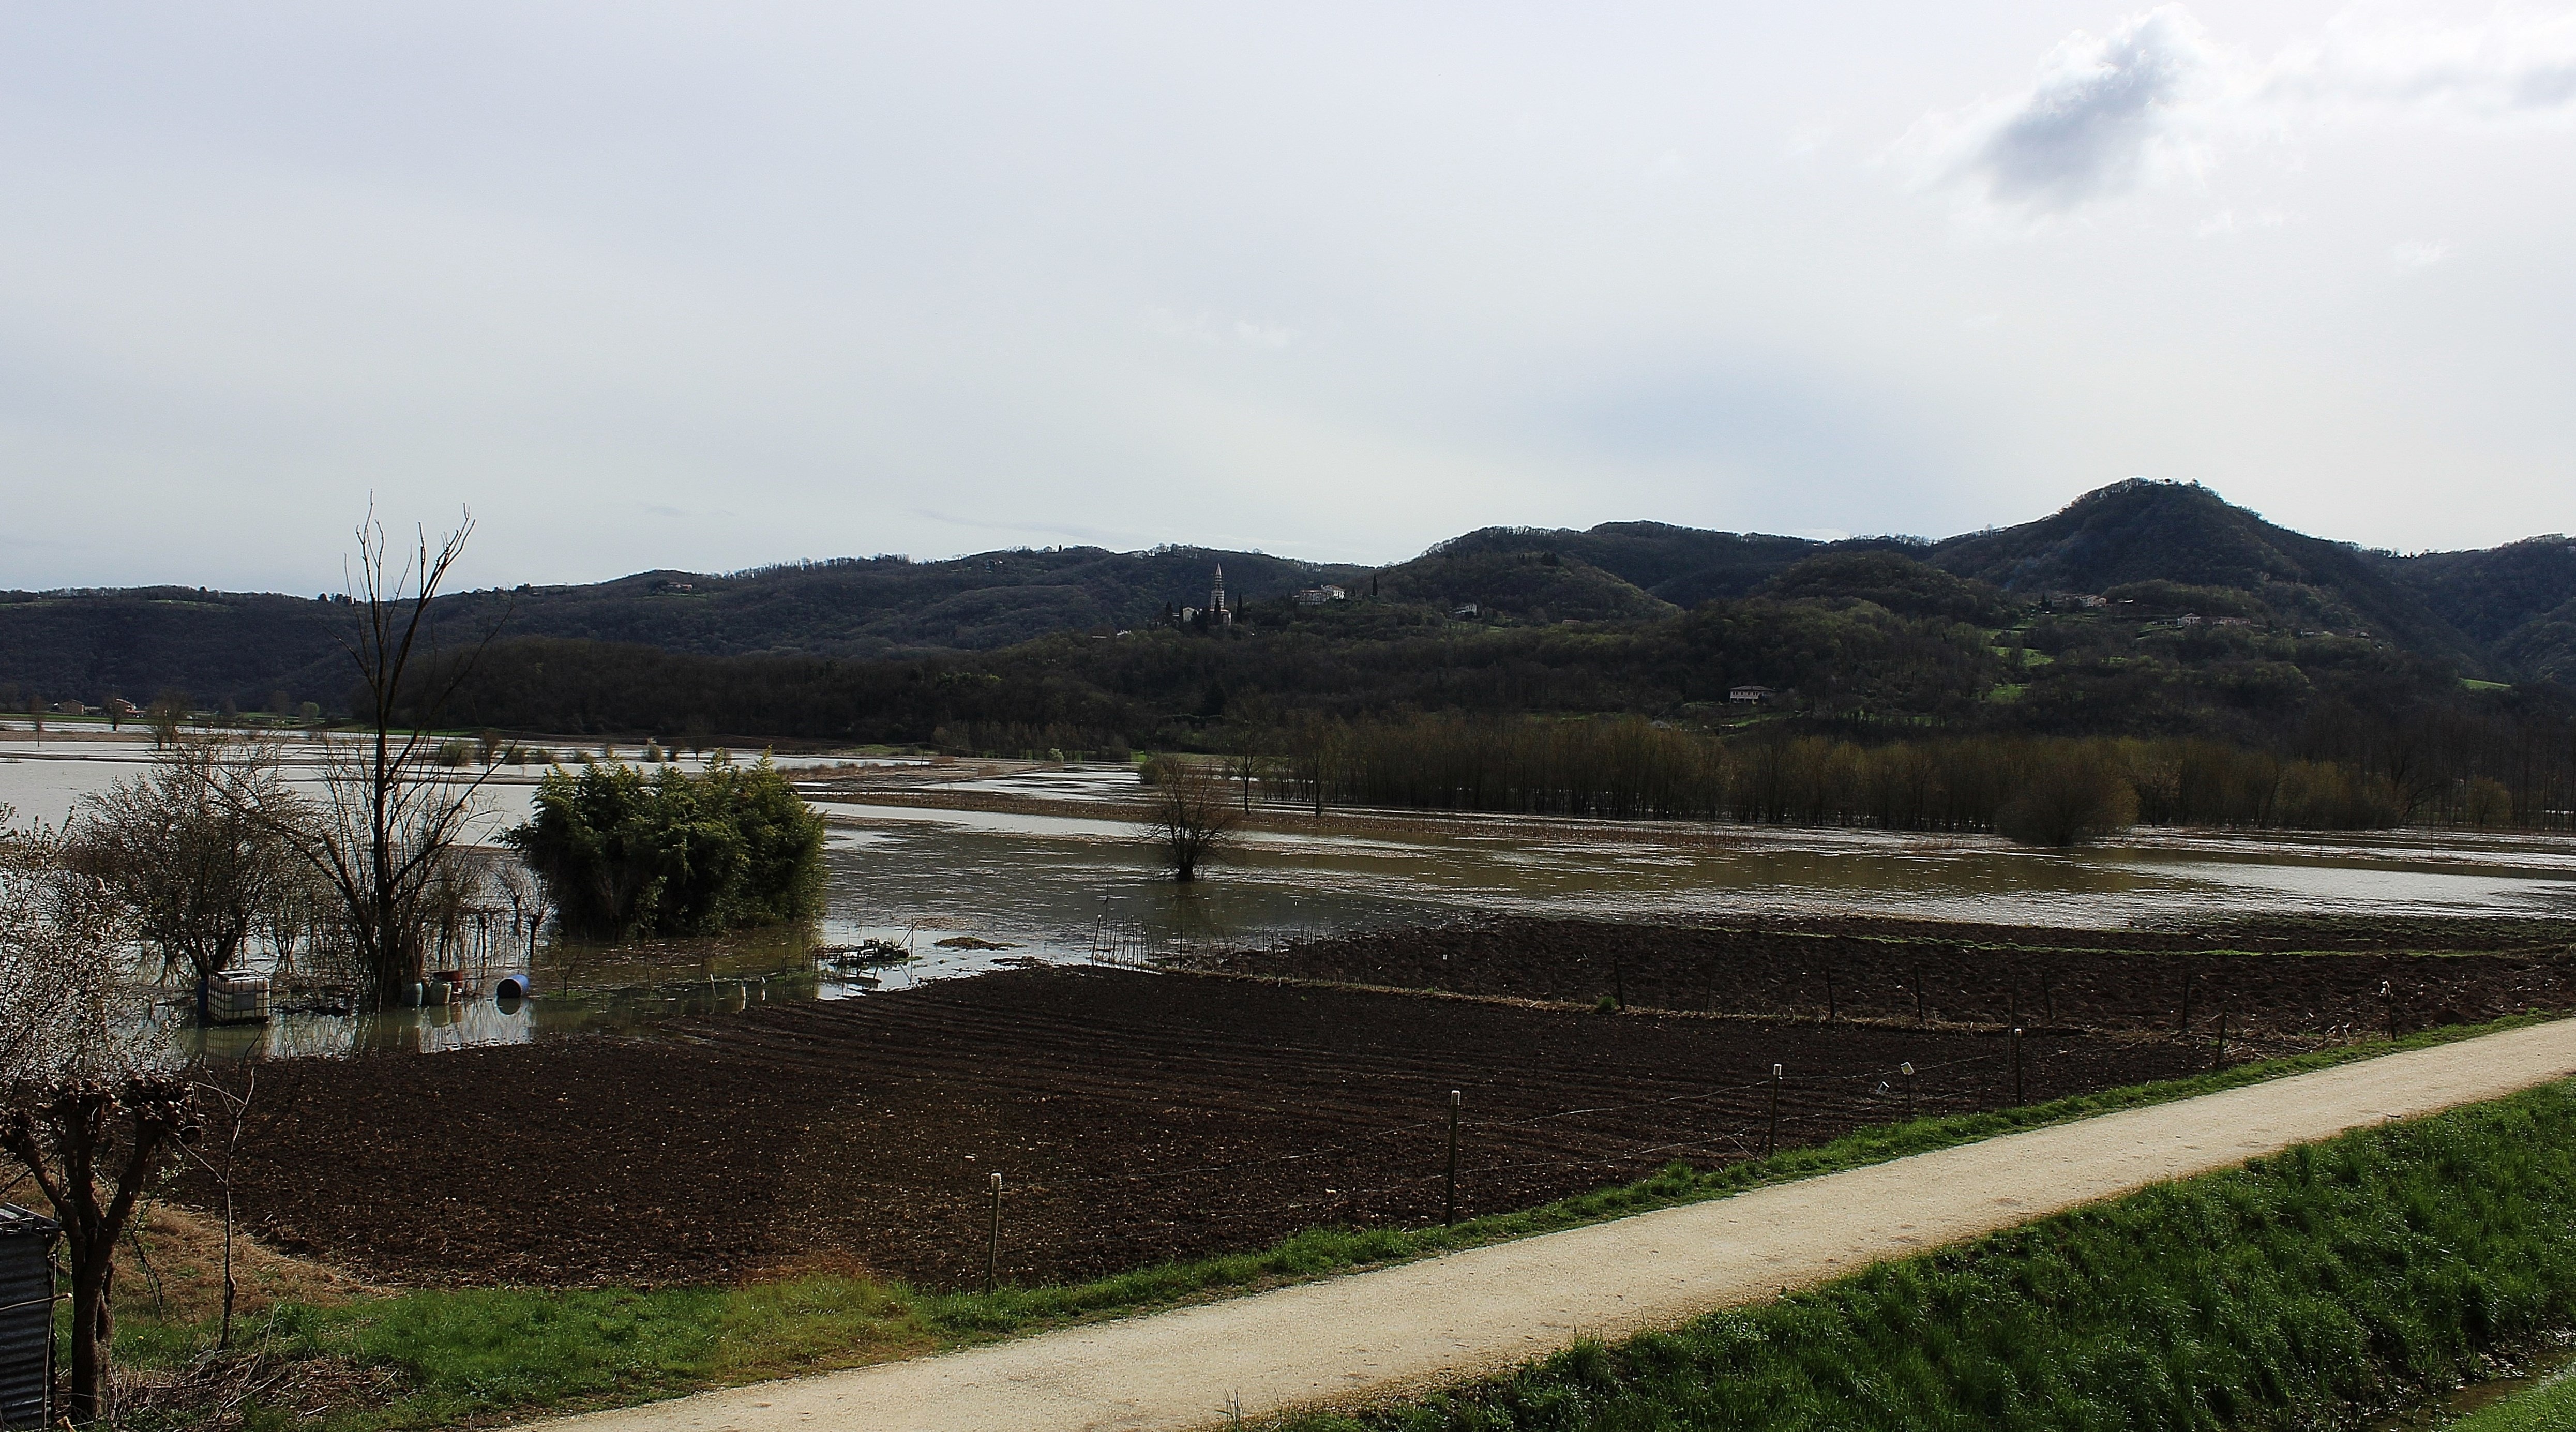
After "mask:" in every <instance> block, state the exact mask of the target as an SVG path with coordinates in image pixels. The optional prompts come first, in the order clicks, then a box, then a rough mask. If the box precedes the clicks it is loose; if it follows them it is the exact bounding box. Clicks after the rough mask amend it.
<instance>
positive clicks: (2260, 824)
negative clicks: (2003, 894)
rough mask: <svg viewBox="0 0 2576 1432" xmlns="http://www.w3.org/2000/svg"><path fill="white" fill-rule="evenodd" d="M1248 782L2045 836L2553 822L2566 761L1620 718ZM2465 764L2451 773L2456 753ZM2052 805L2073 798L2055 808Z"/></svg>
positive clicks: (1476, 726)
mask: <svg viewBox="0 0 2576 1432" xmlns="http://www.w3.org/2000/svg"><path fill="white" fill-rule="evenodd" d="M1238 740H1239V745H1240V747H1241V749H1242V750H1245V751H1248V752H1255V753H1259V754H1256V755H1254V756H1252V757H1249V758H1239V759H1248V760H1250V761H1252V762H1254V763H1255V764H1256V766H1257V770H1258V772H1259V779H1260V780H1261V781H1262V782H1263V783H1264V784H1265V785H1266V787H1267V788H1268V789H1270V791H1271V792H1272V793H1273V794H1274V795H1275V796H1276V797H1278V798H1281V799H1286V800H1293V801H1296V802H1299V803H1303V804H1318V805H1375V806H1397V807H1405V808H1410V809H1417V810H1443V811H1478V812H1508V813H1515V814H1526V815H1550V816H1592V817H1603V818H1610V819H1646V820H1705V821H1734V822H1740V823H1745V824H1762V825H1812V826H1866V827H1874V828H1878V829H1885V830H1905V831H1941V832H1984V831H2000V832H2003V833H2005V834H2008V835H2015V836H2016V837H2017V838H2022V837H2027V838H2034V839H2037V840H2039V841H2040V842H2041V843H2047V844H2064V843H2067V842H2068V840H2069V839H2074V838H2082V837H2083V836H2085V835H2089V834H2097V833H2100V832H2101V831H2104V830H2108V829H2112V828H2116V827H2118V826H2121V825H2126V824H2129V823H2131V822H2132V821H2136V822H2143V823H2146V824H2150V825H2190V826H2216V827H2233V828H2243V829H2306V830H2372V829H2385V828H2389V827H2394V826H2398V825H2405V824H2415V823H2430V824H2436V825H2444V826H2453V827H2473V828H2490V827H2492V828H2518V829H2543V830H2565V829H2569V828H2571V820H2570V806H2571V804H2576V760H2572V759H2571V757H2576V752H2571V751H2570V750H2568V749H2567V748H2565V747H2561V748H2559V749H2558V750H2557V752H2556V758H2555V760H2554V761H2550V760H2542V759H2539V756H2540V754H2541V753H2539V752H2537V751H2536V750H2533V749H2531V748H2525V747H2515V748H2512V751H2511V754H2513V755H2515V756H2517V757H2522V758H2525V759H2521V760H2519V761H2517V762H2515V763H2512V764H2510V765H2505V766H2489V767H2484V768H2481V767H2479V766H2478V765H2477V764H2475V762H2474V759H2473V758H2474V757H2476V756H2477V755H2478V754H2479V752H2478V751H2477V749H2476V748H2475V747H2474V746H2462V745H2452V746H2446V747H2443V748H2441V749H2440V751H2439V753H2438V754H2439V755H2440V756H2441V757H2442V759H2429V758H2428V756H2429V755H2430V754H2431V753H2428V752H2426V751H2424V750H2420V749H2417V748H2415V747H2413V746H2410V745H2407V744H2404V743H2390V744H2388V745H2386V746H2384V747H2383V748H2381V749H2380V750H2378V751H2377V753H2376V756H2375V758H2364V759H2359V760H2338V759H2305V758H2300V757H2297V756H2287V755H2283V754H2281V753H2278V752H2273V751H2266V750H2260V749H2249V748H2245V747H2240V746H2235V745H2231V744H2229V743H2226V742H2221V741H2214V740H2208V739H2198V738H2161V739H2148V738H2137V737H2068V736H2024V735H2000V734H1983V735H1957V736H1932V737H1926V738H1918V739H1897V740H1879V741H1869V742H1864V741H1860V740H1854V739H1849V738H1845V737H1836V736H1831V735H1820V734H1797V733H1794V732H1789V733H1782V734H1778V735H1774V734H1771V733H1755V734H1752V735H1749V736H1747V735H1738V736H1733V737H1729V736H1723V735H1717V734H1711V733H1708V732H1701V731H1692V730H1687V729H1683V728H1680V727H1675V726H1671V725H1666V724H1661V723H1657V722H1653V721H1649V720H1646V719H1644V718H1642V717H1636V716H1627V717H1616V718H1602V719H1593V720H1571V721H1544V720H1528V719H1479V718H1473V717H1462V716H1416V717H1413V718H1410V719H1403V720H1391V721H1361V722H1325V721H1311V720H1310V721H1306V722H1302V723H1295V724H1291V725H1289V726H1286V727H1283V728H1281V729H1280V730H1278V731H1276V732H1275V733H1269V734H1266V735H1255V734H1253V733H1249V732H1246V733H1242V734H1241V735H1240V737H1239V738H1238ZM2462 757H2468V758H2472V759H2471V760H2469V761H2467V762H2465V763H2464V762H2463V761H2462V760H2461V759H2460V758H2462ZM2070 807H2080V810H2076V811H2075V812H2074V813H2073V814H2069V813H2068V810H2069V808H2070Z"/></svg>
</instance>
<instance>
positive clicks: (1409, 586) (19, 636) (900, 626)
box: [0, 480, 2576, 706]
mask: <svg viewBox="0 0 2576 1432" xmlns="http://www.w3.org/2000/svg"><path fill="white" fill-rule="evenodd" d="M1220 564H1221V565H1222V566H1223V568H1224V571H1225V579H1226V585H1227V590H1228V594H1229V600H1230V602H1233V603H1261V602H1267V601H1272V600H1275V599H1278V598H1282V597H1285V596H1287V595H1289V594H1291V593H1292V592H1295V591H1297V590H1299V589H1303V588H1312V587H1315V586H1318V585H1321V584H1325V583H1330V584H1334V585H1338V586H1342V587H1344V588H1346V589H1347V590H1349V591H1350V592H1352V593H1354V594H1355V595H1356V596H1357V597H1358V598H1361V599H1365V598H1368V597H1370V596H1372V595H1374V596H1375V597H1376V598H1377V599H1378V600H1380V601H1382V602H1395V603H1406V604H1411V605H1414V606H1420V607H1424V608H1429V609H1431V610H1433V611H1435V612H1438V613H1444V614H1445V613H1447V612H1450V611H1453V610H1457V609H1461V608H1463V607H1465V606H1467V605H1469V604H1473V605H1474V606H1475V607H1476V608H1477V610H1478V612H1479V614H1480V615H1481V616H1482V617H1485V618H1489V619H1490V618H1496V617H1499V618H1500V619H1506V620H1515V621H1528V622H1555V621H1566V620H1575V621H1623V622H1628V621H1654V620H1659V619H1664V618H1669V617H1671V616H1674V615H1676V614H1677V613H1679V612H1681V611H1683V610H1686V609H1689V608H1693V607H1696V606H1698V605H1700V604H1701V603H1703V602H1707V601H1711V600H1731V599H1738V598H1746V597H1755V596H1771V597H1777V598H1780V599H1782V600H1789V599H1812V598H1823V599H1829V600H1836V601H1870V602H1876V603H1878V604H1880V605H1884V606H1888V607H1890V609H1891V610H1901V611H1904V612H1905V613H1906V614H1908V615H1916V616H1923V615H1939V616H1943V617H1946V618H1948V619H1951V620H1973V621H1978V622H1981V623H1988V624H1992V623H1995V622H1998V621H2000V620H2002V619H2003V618H2002V612H2003V610H2004V608H2005V606H2007V605H2008V604H2009V603H2010V602H2011V601H2014V600H2019V601H2025V602H2026V601H2029V600H2033V599H2036V598H2038V597H2039V596H2041V595H2043V594H2049V593H2092V594H2125V595H2128V596H2131V597H2135V598H2139V599H2142V600H2146V601H2150V602H2153V603H2162V604H2183V605H2193V604H2205V605H2207V606H2209V607H2210V610H2211V612H2212V614H2218V613H2220V612H2221V611H2222V609H2223V610H2224V612H2226V613H2230V614H2235V613H2240V612H2241V613H2257V614H2260V615H2262V616H2264V617H2265V618H2267V619H2269V620H2271V621H2274V622H2277V623H2280V624H2283V625H2288V626H2293V627H2301V628H2308V627H2313V628H2320V629H2328V630H2335V631H2343V632H2368V633H2370V634H2371V635H2372V636H2373V637H2374V638H2375V639H2378V640H2384V641H2387V642H2390V643H2393V644H2395V645H2398V646H2401V647H2404V648H2406V649H2408V650H2410V651H2414V652H2417V653H2419V654H2422V655H2425V656H2430V657H2435V658H2439V659H2441V660H2445V661H2449V662H2452V663H2454V664H2455V665H2457V666H2458V668H2459V669H2460V670H2461V671H2462V672H2463V673H2464V674H2466V675H2471V676H2482V677H2488V678H2491V679H2497V680H2507V681H2528V680H2541V681H2551V682H2557V683H2562V684H2569V685H2576V543H2571V542H2570V541H2569V540H2568V539H2567V538H2565V537H2560V536H2549V537H2535V538H2530V539H2526V540H2524V541H2521V542H2516V543H2511V544H2508V545H2506V546H2503V547H2498V548H2493V549H2489V550H2483V551H2467V552H2442V553H2427V554H2421V555H2417V556H2411V557H2408V556H2399V555H2397V554H2395V553H2388V552H2374V551H2369V550H2365V549H2362V548H2359V547H2356V546H2352V545H2350V544H2346V543H2340V542H2334V541H2329V540H2326V539H2322V538H2317V537H2311V536H2308V535H2305V534H2303V533H2299V532H2294V531H2291V530H2290V529H2288V528H2284V527H2280V526H2277V525H2275V524H2273V523H2270V522H2267V521H2265V520H2264V519H2263V518H2262V517H2260V516H2259V515H2257V514H2255V513H2253V512H2249V511H2247V510H2245V509H2243V508H2239V507H2234V506H2231V505H2229V504H2228V503H2227V502H2225V501H2224V500H2223V499H2221V498H2220V497H2219V496H2218V495H2217V494H2216V493H2214V492H2211V491H2209V490H2208V489H2206V488H2202V487H2200V486H2198V485H2196V484H2181V483H2166V482H2147V481H2140V480H2132V481H2128V482H2122V483H2115V484H2113V485H2111V486H2109V487H2105V488H2102V489H2099V490H2097V491H2094V492H2089V493H2086V494H2085V495H2083V496H2082V497H2080V498H2078V499H2076V500H2075V501H2074V502H2072V503H2070V504H2068V505H2067V506H2066V507H2065V508H2064V509H2062V510H2060V511H2058V512H2056V513H2052V514H2050V515H2049V516H2047V517H2043V518H2040V519H2038V520H2037V521H2033V522H2027V523H2022V524H2019V525H2017V526H2013V527H2004V528H1994V529H1988V530H1985V531H1981V532H1974V533H1967V534H1962V535H1960V536H1956V537H1950V538H1947V539H1943V540H1940V541H1937V542H1936V541H1925V540H1922V539H1916V538H1902V537H1869V538H1857V539H1850V540H1845V541H1840V542H1820V541H1815V540H1811V539H1807V538H1799V537H1787V536H1777V535H1771V534H1764V533H1742V532H1719V531H1709V530H1703V529H1698V528H1690V527H1678V526H1672V525H1669V524H1665V523H1659V522H1613V523H1604V524H1602V525H1600V526H1597V527H1593V528H1590V529H1588V530H1584V531H1573V530H1567V529H1553V530H1552V529H1532V528H1508V527H1492V528H1484V529H1480V530H1478V531H1474V532H1469V533H1465V534H1463V535H1461V536H1458V537H1455V538H1452V539H1450V540H1448V541H1446V542H1442V543H1440V544H1439V545H1437V546H1435V547H1433V548H1432V549H1431V550H1430V551H1428V552H1426V553H1424V554H1423V555H1422V556H1420V557H1417V558H1414V559H1413V560H1411V561H1408V562H1401V563H1396V564H1394V565H1391V566H1388V567H1384V568H1376V569H1371V568H1367V567H1360V566H1353V565H1347V564H1329V563H1314V562H1303V561H1298V560H1295V559H1292V558H1285V557H1278V556H1273V555H1270V554H1266V553H1259V552H1236V551H1222V550H1216V549H1208V548H1194V547H1158V548H1154V549H1152V550H1150V551H1144V552H1124V553H1121V552H1110V551H1106V550H1103V549H1100V548H1091V547H1073V548H1051V549H1044V550H1033V549H1026V548H1020V549H1012V550H1007V551H997V552H984V553H977V554H974V555H972V556H967V557H959V558H954V559H949V560H945V561H936V562H912V561H908V560H906V559H902V558H888V557H879V558H849V559H839V560H834V561H828V562H812V563H795V564H788V565H784V566H779V567H773V568H766V569H760V570H756V571H752V572H747V573H739V574H733V575H709V574H698V573H688V572H678V571H654V572H640V573H636V574H634V575H631V576H627V577H621V578H618V579H616V580H613V581H608V582H600V583H593V584H587V585H579V586H550V587H522V588H519V589H517V590H514V591H507V592H504V591H498V590H494V591H480V592H466V593H459V594H456V595H455V596H452V597H449V598H445V599H443V600H442V601H441V602H440V604H439V607H438V612H437V617H438V628H439V630H440V632H441V633H442V634H443V635H444V636H445V637H447V638H448V639H449V640H450V642H451V643H452V642H453V641H455V640H461V639H464V634H466V633H473V632H480V631H481V630H483V629H484V628H486V627H488V626H489V625H490V624H491V623H492V622H493V621H494V620H496V619H498V618H500V617H502V616H503V614H504V613H505V612H506V614H507V625H506V634H507V635H508V636H509V637H512V638H518V637H546V638H558V639H573V640H588V641H604V642H622V643H634V644H640V645H645V646H653V647H659V648H662V649H664V650H668V651H674V652H687V653H700V654H708V655H744V654H763V653H767V654H787V653H793V654H798V655H806V656H820V657H829V658H838V659H846V660H867V659H873V658H879V657H888V656H896V655H903V654H920V653H931V652H940V651H959V652H964V651H985V650H992V649H995V648H1000V647H1007V646H1013V645H1017V644H1019V643H1022V642H1026V641H1030V640H1033V639H1035V638H1038V637H1042V636H1046V635H1049V634H1052V633H1058V632H1064V631H1084V630H1089V631H1096V632H1102V633H1106V632H1111V631H1116V630H1121V629H1132V628H1135V627H1138V626H1141V625H1144V624H1147V623H1151V622H1154V621H1157V620H1159V619H1160V618H1161V617H1162V615H1163V613H1164V611H1165V609H1166V608H1167V607H1175V608H1176V607H1184V606H1201V605H1204V604H1206V602H1207V600H1208V589H1209V586H1210V584H1211V582H1212V580H1213V569H1214V568H1216V567H1217V566H1219V565H1220ZM346 620H347V609H346V608H345V607H339V606H336V605H334V604H331V603H326V602H322V601H318V600H313V599H308V598H299V597H287V596H276V595H267V594H236V593H221V592H209V591H205V590H202V589H191V588H167V587H162V588H132V589H124V590H116V591H104V592H85V593H79V594H67V593H52V594H47V593H31V592H7V593H0V705H8V706H15V705H17V704H19V702H20V701H22V700H23V699H24V697H25V696H27V695H33V694H42V695H45V696H47V697H49V698H51V699H58V700H59V699H66V698H68V699H79V700H84V701H92V702H95V701H97V700H99V699H101V698H102V697H104V696H105V695H107V694H109V693H111V692H112V693H115V694H119V695H123V696H126V697H129V698H131V699H135V700H138V701H139V700H146V699H149V697H150V696H151V695H152V694H154V693H155V692H157V691H159V690H161V689H163V688H165V687H171V686H176V687H179V688H181V689H184V690H187V691H189V692H191V693H193V694H195V695H197V696H198V697H199V698H200V699H205V700H212V699H216V698H217V697H219V696H220V697H228V698H229V699H233V700H236V701H238V702H240V703H241V704H243V705H245V706H251V705H256V704H258V703H260V702H262V701H264V700H266V699H267V697H268V695H269V693H270V692H272V691H284V692H286V693H288V694H289V695H291V696H292V697H294V698H295V699H297V700H307V699H311V700H320V701H323V702H325V703H326V704H329V703H332V702H335V701H336V700H337V699H338V698H339V697H340V695H341V693H342V691H343V690H344V688H345V687H346V684H347V671H348V668H347V658H346V656H345V654H344V653H343V651H342V648H341V644H340V642H341V635H342V631H343V628H344V627H345V625H346Z"/></svg>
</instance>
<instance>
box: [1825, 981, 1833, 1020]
mask: <svg viewBox="0 0 2576 1432" xmlns="http://www.w3.org/2000/svg"><path fill="white" fill-rule="evenodd" d="M1834 1014H1835V1009H1834V972H1833V971H1832V970H1827V971H1825V1023H1827V1024H1831V1023H1833V1022H1834Z"/></svg>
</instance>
